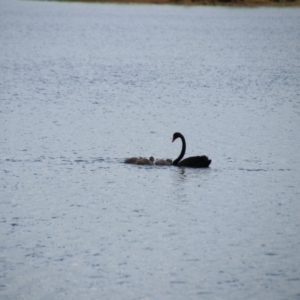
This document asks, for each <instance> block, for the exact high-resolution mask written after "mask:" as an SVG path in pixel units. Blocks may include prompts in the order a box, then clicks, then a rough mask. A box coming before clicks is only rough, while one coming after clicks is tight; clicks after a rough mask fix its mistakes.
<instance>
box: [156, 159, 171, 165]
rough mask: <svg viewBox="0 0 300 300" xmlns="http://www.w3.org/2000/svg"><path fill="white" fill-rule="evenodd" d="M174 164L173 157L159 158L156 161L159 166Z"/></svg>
mask: <svg viewBox="0 0 300 300" xmlns="http://www.w3.org/2000/svg"><path fill="white" fill-rule="evenodd" d="M171 164H172V160H171V159H169V158H168V159H166V160H164V159H158V160H156V161H155V165H157V166H168V165H171Z"/></svg>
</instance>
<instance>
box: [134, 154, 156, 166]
mask: <svg viewBox="0 0 300 300" xmlns="http://www.w3.org/2000/svg"><path fill="white" fill-rule="evenodd" d="M153 162H154V157H153V156H150V158H149V159H148V158H139V159H138V160H137V162H136V164H137V165H153Z"/></svg>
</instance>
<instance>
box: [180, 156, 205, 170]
mask: <svg viewBox="0 0 300 300" xmlns="http://www.w3.org/2000/svg"><path fill="white" fill-rule="evenodd" d="M210 163H211V159H209V158H208V157H207V156H206V155H202V156H192V157H188V158H186V159H183V160H182V161H180V162H179V163H178V166H181V167H190V168H208V167H209V165H210Z"/></svg>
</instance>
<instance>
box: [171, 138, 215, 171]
mask: <svg viewBox="0 0 300 300" xmlns="http://www.w3.org/2000/svg"><path fill="white" fill-rule="evenodd" d="M177 138H180V139H181V141H182V150H181V153H180V155H179V156H178V158H176V159H175V160H174V161H173V165H174V166H180V167H190V168H208V167H209V165H210V163H211V160H210V159H209V158H208V157H207V156H206V155H202V156H192V157H188V158H185V159H183V160H181V159H182V158H183V156H184V154H185V149H186V144H185V138H184V136H183V135H182V134H181V133H179V132H175V133H174V134H173V140H172V142H174V141H175V140H176V139H177Z"/></svg>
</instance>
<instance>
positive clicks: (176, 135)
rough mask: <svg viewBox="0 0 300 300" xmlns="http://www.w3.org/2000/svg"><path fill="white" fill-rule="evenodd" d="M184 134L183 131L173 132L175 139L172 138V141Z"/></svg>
mask: <svg viewBox="0 0 300 300" xmlns="http://www.w3.org/2000/svg"><path fill="white" fill-rule="evenodd" d="M181 136H182V134H181V133H179V132H175V133H174V134H173V139H172V143H173V142H174V141H175V140H176V139H177V138H179V137H181Z"/></svg>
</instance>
